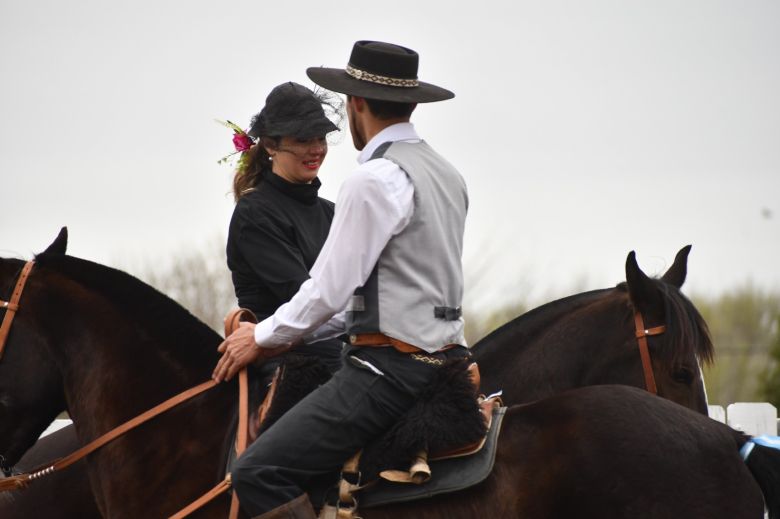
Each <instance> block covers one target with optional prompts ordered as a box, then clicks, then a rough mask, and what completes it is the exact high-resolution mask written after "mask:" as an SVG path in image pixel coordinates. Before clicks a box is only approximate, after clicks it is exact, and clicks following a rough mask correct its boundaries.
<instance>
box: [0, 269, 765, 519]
mask: <svg viewBox="0 0 780 519" xmlns="http://www.w3.org/2000/svg"><path fill="white" fill-rule="evenodd" d="M20 265H21V264H20V263H19V262H14V261H10V260H9V261H3V262H1V263H0V281H2V283H4V284H12V283H13V280H14V279H15V276H16V274H17V273H18V270H19V268H20ZM135 285H140V284H138V283H137V282H135V283H129V282H128V278H127V276H126V275H123V274H121V273H118V272H116V271H112V270H110V269H106V268H105V267H101V266H98V265H95V264H90V263H88V262H84V261H81V260H75V259H73V258H67V257H64V256H58V255H55V254H49V255H46V254H44V255H41V257H39V265H38V266H37V267H36V275H35V276H34V278H31V281H30V285H29V288H28V289H27V292H25V305H26V306H29V307H33V308H35V309H36V310H35V311H33V310H28V313H27V314H25V317H24V318H22V315H23V314H22V312H20V314H19V317H18V322H15V324H14V334H13V337H12V339H11V341H10V342H9V345H8V346H7V347H6V357H5V358H4V360H3V362H2V363H0V380H7V379H8V377H5V376H3V375H5V374H6V373H8V372H11V373H13V372H14V371H13V370H15V369H19V367H20V366H22V367H24V368H27V369H32V370H33V371H30V373H32V374H34V375H35V376H34V377H32V376H31V377H24V378H19V379H18V380H16V381H15V382H16V383H15V384H11V385H10V387H9V388H8V389H7V390H6V388H2V389H3V390H4V391H6V392H7V393H8V394H12V395H13V397H14V398H15V399H17V400H19V401H22V402H24V401H27V402H28V403H32V402H33V401H34V400H35V398H36V396H37V395H47V396H48V397H57V396H59V397H60V399H61V400H67V402H68V407H69V410H70V412H71V414H72V415H73V417H74V418H75V420H76V423H77V424H78V428H79V430H78V432H79V436H80V437H81V438H82V439H86V438H92V437H95V436H97V435H98V433H100V432H103V431H105V430H106V429H107V428H110V426H111V425H115V424H116V423H118V422H120V421H122V420H124V419H126V418H129V417H130V416H132V415H134V414H137V413H138V412H140V411H141V410H143V409H144V408H146V407H151V406H152V405H154V404H156V403H158V402H159V401H160V400H162V399H163V398H165V397H166V396H170V395H171V394H173V393H175V392H177V390H181V389H184V388H185V387H186V386H191V385H195V384H196V383H197V382H199V381H202V380H204V379H205V378H206V377H207V376H208V370H209V369H210V367H211V366H212V365H213V362H214V360H215V358H216V355H215V354H214V352H213V348H214V347H215V346H216V344H217V343H218V342H219V337H218V336H216V334H214V333H213V332H211V331H208V332H207V331H206V330H207V329H205V327H203V326H202V325H201V327H199V326H195V325H193V324H192V323H189V324H188V323H186V321H188V320H191V318H189V317H187V319H184V318H183V315H182V314H183V310H181V309H180V308H179V307H177V305H174V304H173V303H172V302H170V301H168V300H167V299H165V298H160V296H159V294H156V293H154V291H152V290H151V289H149V288H148V287H144V286H135ZM0 286H3V285H0ZM35 287H37V288H35ZM133 287H134V288H133ZM31 294H37V295H31ZM139 302H140V303H141V304H139ZM136 306H143V308H136ZM63 308H65V309H67V310H66V311H63V310H62V309H63ZM39 311H40V312H44V314H39V313H38V312H39ZM46 313H47V314H48V315H47V314H46ZM150 321H157V322H156V323H154V322H150ZM131 323H132V324H131ZM109 324H110V325H109ZM19 330H22V331H21V332H20V331H19ZM183 343H184V344H183ZM24 348H27V349H26V350H25V349H24ZM187 348H190V349H187ZM18 349H21V350H20V351H23V352H24V353H21V354H19V355H20V356H21V357H20V356H19V355H16V356H12V355H11V354H10V353H8V352H10V351H13V350H18ZM25 356H31V357H33V358H35V359H36V360H38V361H39V362H38V363H35V365H31V364H33V363H28V364H27V365H26V366H25V365H24V364H23V362H21V361H23V357H25ZM90 363H92V364H93V365H92V366H90ZM199 364H200V366H199ZM6 368H7V369H8V370H9V371H3V370H5V369H6ZM95 368H97V369H95ZM115 371H117V372H115ZM199 371H200V372H202V373H199ZM190 372H191V373H190ZM139 373H142V374H143V375H139ZM160 374H163V375H164V377H163V378H162V379H159V380H158V375H160ZM199 375H200V376H199ZM28 381H29V384H28V383H27V382H28ZM133 382H138V383H136V384H133ZM28 385H29V386H30V387H28ZM58 387H59V392H60V394H59V395H58V394H57V392H58V389H57V388H58ZM28 395H30V396H28ZM233 400H234V397H233V389H232V388H229V387H226V386H222V387H221V388H217V389H216V390H213V392H212V393H210V394H207V395H204V396H203V397H199V399H198V401H196V402H193V403H192V404H187V405H185V406H184V407H183V408H182V409H180V410H176V411H173V412H171V413H170V415H169V416H163V417H160V418H158V419H157V420H156V421H155V422H153V423H150V424H149V425H148V426H145V427H147V433H146V434H141V432H140V431H138V432H133V433H130V434H129V435H128V436H127V437H126V438H123V439H120V440H117V442H115V443H114V444H113V445H110V446H109V447H106V448H105V449H104V450H103V451H102V452H100V453H97V454H95V455H93V456H92V457H91V460H90V465H91V467H90V469H91V470H90V477H91V478H92V482H93V486H94V487H95V488H96V496H97V497H98V502H99V503H100V505H101V508H102V510H103V511H104V512H105V513H108V514H109V515H111V516H117V517H120V516H138V515H145V516H149V515H150V512H149V510H146V508H148V507H149V506H152V507H154V506H155V505H150V504H152V503H159V505H158V508H152V510H153V511H152V512H151V516H154V515H155V514H156V513H163V512H164V513H168V512H170V511H172V508H171V507H173V508H176V507H177V506H180V505H181V504H182V503H183V502H185V501H186V499H184V496H187V495H190V494H193V493H197V490H196V489H198V488H200V490H205V488H206V487H208V486H209V485H208V483H204V482H205V481H207V480H210V481H209V482H210V483H213V482H215V481H216V480H217V479H218V477H219V476H218V473H219V471H220V468H221V464H220V463H219V462H218V461H214V462H213V463H212V462H211V461H208V459H207V458H206V457H202V456H203V455H204V454H205V452H208V451H211V455H212V456H213V453H214V452H219V451H220V450H221V449H220V447H223V445H222V444H223V443H224V440H223V439H224V438H225V433H226V430H227V422H229V421H230V420H229V419H225V420H223V422H222V423H218V421H217V420H215V419H214V416H222V417H223V418H224V417H229V416H231V413H232V412H233V404H232V401H233ZM656 400H657V399H656ZM55 407H56V406H55ZM4 411H6V412H8V413H9V414H10V413H11V412H17V411H16V410H15V409H4ZM28 411H29V412H28V413H25V412H21V413H19V414H18V416H19V417H20V420H21V421H24V419H27V420H28V422H29V423H36V422H41V421H45V420H46V417H45V416H41V415H45V414H46V408H41V407H40V406H39V405H38V406H36V405H33V406H32V408H31V409H28ZM514 413H515V411H513V413H510V415H511V416H514ZM27 415H30V416H27ZM51 418H52V417H49V418H48V420H50V419H51ZM182 422H184V423H187V427H186V428H181V427H177V426H176V425H177V424H180V423H182ZM6 423H9V422H8V421H5V420H4V421H3V422H2V424H3V425H4V424H6ZM508 423H512V421H511V420H510V421H509V422H508ZM25 429H29V430H34V429H35V427H33V426H28V427H26V428H25V427H16V428H14V431H13V432H9V431H2V434H5V435H7V436H6V437H10V435H12V434H16V433H17V432H18V431H20V430H25ZM193 431H198V433H199V434H200V435H201V436H207V438H206V439H205V440H203V441H201V440H199V439H198V438H197V437H196V436H197V435H195V434H192V433H193ZM39 432H40V431H37V433H39ZM37 433H35V434H36V436H33V439H34V438H35V437H37ZM212 433H213V434H212ZM215 435H216V437H218V438H221V439H220V440H218V441H213V440H212V438H214V437H215ZM6 437H3V436H0V438H3V440H4V441H5V439H6ZM150 438H153V439H154V440H153V441H150V440H149V439H150ZM5 445H6V444H5V443H3V444H2V445H0V449H2V448H4V446H5ZM733 445H734V442H732V444H731V445H730V446H733ZM154 451H167V453H168V454H169V456H168V457H165V456H163V457H162V458H154V459H153V460H152V459H151V458H149V457H148V455H149V454H151V453H152V452H154ZM6 452H8V451H6ZM507 456H508V457H507V460H509V459H511V458H512V457H511V456H509V455H508V454H507ZM7 457H9V458H11V459H13V458H12V456H7ZM192 458H195V459H197V460H198V461H197V462H195V461H189V460H191V459H192ZM162 460H164V461H162ZM515 461H517V460H515ZM150 464H153V465H154V466H155V467H158V470H156V471H154V473H153V474H147V472H148V471H147V470H146V469H147V468H148V466H149V465H150ZM161 464H162V465H166V466H167V467H168V469H167V470H159V466H160V465H161ZM169 465H170V466H169ZM120 469H121V470H120ZM120 472H121V478H120V477H119V476H120ZM499 472H500V471H499ZM182 474H186V475H187V477H186V478H182V477H181V475H182ZM150 476H151V477H150ZM751 484H752V485H753V488H754V489H755V484H754V483H751ZM144 487H146V489H144ZM128 496H135V497H136V498H137V502H134V501H133V500H132V499H127V497H128ZM139 496H146V497H144V498H140V497H139ZM123 497H124V498H125V499H122V498H123ZM222 506H224V503H220V504H217V505H216V506H215V508H216V509H221V512H224V508H221V507H222ZM375 513H376V512H375ZM205 514H206V515H207V516H209V515H208V512H205Z"/></svg>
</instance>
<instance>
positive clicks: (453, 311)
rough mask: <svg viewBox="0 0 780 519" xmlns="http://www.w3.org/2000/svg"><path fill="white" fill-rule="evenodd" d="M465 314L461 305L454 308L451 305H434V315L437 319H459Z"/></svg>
mask: <svg viewBox="0 0 780 519" xmlns="http://www.w3.org/2000/svg"><path fill="white" fill-rule="evenodd" d="M461 315H463V310H462V309H461V307H457V308H452V307H451V306H434V307H433V316H434V317H435V318H436V319H444V320H445V321H457V320H458V319H460V316H461Z"/></svg>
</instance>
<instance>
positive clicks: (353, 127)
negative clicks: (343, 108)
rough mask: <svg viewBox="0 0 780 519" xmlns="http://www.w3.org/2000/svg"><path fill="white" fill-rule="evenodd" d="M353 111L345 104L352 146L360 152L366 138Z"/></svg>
mask: <svg viewBox="0 0 780 519" xmlns="http://www.w3.org/2000/svg"><path fill="white" fill-rule="evenodd" d="M353 110H354V109H353V108H352V106H351V105H350V104H347V119H349V133H350V134H352V144H354V145H355V149H356V150H358V151H361V150H362V149H363V148H365V147H366V138H365V133H364V132H363V128H362V127H361V125H360V123H359V122H358V118H357V117H356V116H355V113H354V111H353Z"/></svg>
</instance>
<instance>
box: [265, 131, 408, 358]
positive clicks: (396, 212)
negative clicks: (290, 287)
mask: <svg viewBox="0 0 780 519" xmlns="http://www.w3.org/2000/svg"><path fill="white" fill-rule="evenodd" d="M419 140H420V138H419V136H418V135H417V132H416V131H415V129H414V126H413V125H412V124H411V123H399V124H394V125H392V126H389V127H387V128H385V129H384V130H382V131H381V132H379V133H378V134H377V135H375V136H374V137H373V138H372V139H371V140H370V141H369V142H368V143H367V144H366V146H365V147H364V148H363V150H362V151H361V152H360V155H359V156H358V163H359V164H360V165H359V166H358V168H357V169H356V170H355V171H354V172H353V173H352V174H351V175H350V176H349V178H347V180H346V181H345V182H344V184H343V185H342V186H341V189H340V190H339V195H338V198H337V199H336V212H335V214H334V217H333V223H332V224H331V228H330V233H329V234H328V238H327V240H325V244H324V245H323V247H322V250H321V251H320V254H319V256H318V257H317V260H316V261H315V262H314V266H313V267H312V269H311V272H310V275H311V278H309V279H308V280H306V281H305V282H304V283H303V284H302V285H301V287H300V289H299V290H298V293H297V294H295V295H294V296H293V298H292V299H291V300H290V301H289V302H287V303H285V304H284V305H282V306H280V307H279V308H278V309H277V310H276V313H274V315H272V316H270V317H268V318H267V319H265V320H264V321H262V322H260V323H259V324H258V325H257V327H256V328H255V342H256V343H257V344H258V346H260V347H263V348H276V347H279V346H286V345H289V344H293V343H295V342H297V341H298V340H300V339H305V340H306V342H311V341H315V340H320V339H325V338H328V337H335V336H337V335H339V334H341V333H344V330H345V322H344V321H345V310H344V309H345V308H346V305H347V303H348V302H349V300H350V297H351V296H352V294H353V293H354V291H355V289H357V288H358V287H361V286H363V285H364V284H365V282H366V280H367V279H368V277H369V276H370V275H371V271H372V270H373V269H374V266H375V265H376V263H377V261H378V259H379V255H380V254H381V253H382V250H384V248H385V246H386V245H387V243H388V242H389V241H390V239H391V238H392V237H393V236H395V235H396V234H398V233H400V232H401V231H402V230H403V229H404V228H405V227H406V226H407V225H408V224H409V221H410V219H411V217H412V214H413V212H414V202H413V195H414V185H413V184H412V182H411V180H410V179H409V177H408V176H407V175H406V173H405V172H404V171H403V170H402V169H401V168H400V167H398V165H397V164H395V163H394V162H391V161H389V160H387V159H383V158H381V159H375V160H369V159H370V158H371V156H372V155H373V154H374V152H375V151H376V149H377V148H378V147H379V146H380V145H381V144H383V143H385V142H396V141H409V142H418V141H419Z"/></svg>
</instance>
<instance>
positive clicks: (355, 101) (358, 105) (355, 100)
mask: <svg viewBox="0 0 780 519" xmlns="http://www.w3.org/2000/svg"><path fill="white" fill-rule="evenodd" d="M347 102H349V103H352V108H353V109H354V110H355V111H356V112H362V111H363V110H365V108H366V100H365V98H363V97H358V96H349V99H348V101H347Z"/></svg>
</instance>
